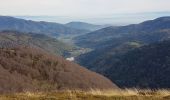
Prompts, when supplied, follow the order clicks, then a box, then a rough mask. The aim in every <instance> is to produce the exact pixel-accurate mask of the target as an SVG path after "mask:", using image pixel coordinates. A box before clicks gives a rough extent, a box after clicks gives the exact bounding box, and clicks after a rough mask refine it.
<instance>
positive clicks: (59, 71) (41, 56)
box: [0, 47, 117, 93]
mask: <svg viewBox="0 0 170 100" xmlns="http://www.w3.org/2000/svg"><path fill="white" fill-rule="evenodd" d="M67 89H69V90H73V89H78V90H90V89H104V90H105V89H117V87H116V86H115V85H114V84H112V82H111V81H110V80H108V79H107V78H105V77H103V76H101V75H99V74H96V73H94V72H91V71H89V70H87V69H85V68H83V67H80V66H79V65H77V64H74V63H72V62H69V61H65V60H64V59H63V58H62V57H56V56H54V55H50V54H47V53H46V52H44V51H42V50H40V49H35V48H31V47H13V48H1V49H0V92H1V93H11V92H24V91H56V90H67Z"/></svg>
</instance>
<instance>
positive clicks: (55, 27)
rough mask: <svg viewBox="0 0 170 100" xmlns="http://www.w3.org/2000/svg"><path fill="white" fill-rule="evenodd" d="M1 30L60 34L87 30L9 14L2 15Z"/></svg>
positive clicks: (0, 19)
mask: <svg viewBox="0 0 170 100" xmlns="http://www.w3.org/2000/svg"><path fill="white" fill-rule="evenodd" d="M0 30H1V31H2V30H14V31H20V32H33V33H43V34H46V35H52V36H58V35H61V34H81V33H84V32H86V31H84V30H77V29H73V28H69V27H66V26H65V25H62V24H58V23H51V22H43V21H40V22H36V21H31V20H24V19H19V18H14V17H9V16H0Z"/></svg>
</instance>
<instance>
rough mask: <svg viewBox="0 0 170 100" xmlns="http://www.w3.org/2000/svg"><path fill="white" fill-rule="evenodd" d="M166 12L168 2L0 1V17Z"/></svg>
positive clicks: (134, 0)
mask: <svg viewBox="0 0 170 100" xmlns="http://www.w3.org/2000/svg"><path fill="white" fill-rule="evenodd" d="M146 12H170V0H0V15H13V16H20V15H30V16H41V15H44V16H69V17H74V18H76V17H77V18H92V17H94V18H95V17H98V18H100V17H103V16H111V15H114V14H126V13H146Z"/></svg>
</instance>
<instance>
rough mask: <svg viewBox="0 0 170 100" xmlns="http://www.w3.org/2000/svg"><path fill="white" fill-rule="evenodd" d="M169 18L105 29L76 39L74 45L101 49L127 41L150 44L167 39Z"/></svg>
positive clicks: (169, 24)
mask: <svg viewBox="0 0 170 100" xmlns="http://www.w3.org/2000/svg"><path fill="white" fill-rule="evenodd" d="M169 30H170V17H161V18H157V19H155V20H150V21H145V22H143V23H140V24H135V25H128V26H121V27H107V28H104V29H101V30H97V31H95V32H91V33H88V34H86V35H83V36H79V37H76V41H77V42H76V43H77V45H79V46H82V47H88V48H94V49H96V48H101V47H106V46H110V45H113V44H114V45H120V44H121V43H124V42H129V41H141V42H144V43H151V42H155V41H159V40H162V39H166V38H169Z"/></svg>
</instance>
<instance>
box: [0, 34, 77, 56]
mask: <svg viewBox="0 0 170 100" xmlns="http://www.w3.org/2000/svg"><path fill="white" fill-rule="evenodd" d="M11 43H13V44H18V45H21V44H22V45H30V46H34V47H36V48H41V49H43V50H45V51H47V52H50V53H53V54H57V55H62V56H64V55H65V53H67V52H68V51H70V50H72V49H73V48H74V47H72V46H69V45H67V44H65V43H62V42H61V41H58V40H57V39H55V38H51V37H49V36H46V35H43V34H34V33H22V32H17V31H2V32H0V47H8V45H9V46H10V45H11Z"/></svg>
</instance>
